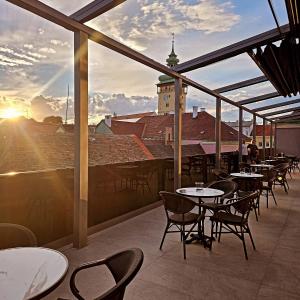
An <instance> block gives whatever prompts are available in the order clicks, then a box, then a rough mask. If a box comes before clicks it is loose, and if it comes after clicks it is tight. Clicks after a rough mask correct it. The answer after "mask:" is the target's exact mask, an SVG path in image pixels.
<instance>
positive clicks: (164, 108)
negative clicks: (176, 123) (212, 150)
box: [157, 33, 187, 114]
mask: <svg viewBox="0 0 300 300" xmlns="http://www.w3.org/2000/svg"><path fill="white" fill-rule="evenodd" d="M174 43H175V41H174V33H172V49H171V53H170V54H169V57H168V58H167V59H166V62H167V66H168V67H170V68H172V67H174V66H176V65H177V64H178V63H179V59H178V58H177V55H176V53H175V50H174ZM158 80H159V83H158V84H157V94H158V114H168V113H172V112H174V111H175V80H174V78H173V77H171V76H168V75H160V76H159V77H158ZM183 92H184V93H183V111H184V112H185V102H186V94H187V85H185V84H183Z"/></svg>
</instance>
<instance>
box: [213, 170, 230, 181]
mask: <svg viewBox="0 0 300 300" xmlns="http://www.w3.org/2000/svg"><path fill="white" fill-rule="evenodd" d="M212 173H213V174H214V175H215V177H216V179H217V180H226V179H229V178H231V176H230V175H229V174H228V173H227V172H226V171H225V170H223V169H212Z"/></svg>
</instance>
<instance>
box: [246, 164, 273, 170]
mask: <svg viewBox="0 0 300 300" xmlns="http://www.w3.org/2000/svg"><path fill="white" fill-rule="evenodd" d="M250 167H254V168H260V169H272V168H274V166H273V165H267V164H252V165H250Z"/></svg>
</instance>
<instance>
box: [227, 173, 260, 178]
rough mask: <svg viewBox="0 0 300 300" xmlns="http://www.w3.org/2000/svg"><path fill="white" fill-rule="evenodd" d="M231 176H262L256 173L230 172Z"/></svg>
mask: <svg viewBox="0 0 300 300" xmlns="http://www.w3.org/2000/svg"><path fill="white" fill-rule="evenodd" d="M230 175H231V176H234V177H240V178H261V177H264V175H262V174H256V173H251V174H250V173H230Z"/></svg>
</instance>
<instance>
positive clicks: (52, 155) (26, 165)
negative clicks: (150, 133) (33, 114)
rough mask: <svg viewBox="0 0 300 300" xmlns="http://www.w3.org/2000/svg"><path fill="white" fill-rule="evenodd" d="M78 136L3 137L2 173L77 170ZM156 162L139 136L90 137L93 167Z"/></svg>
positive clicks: (23, 135) (0, 138)
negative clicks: (76, 147)
mask: <svg viewBox="0 0 300 300" xmlns="http://www.w3.org/2000/svg"><path fill="white" fill-rule="evenodd" d="M74 143H75V136H74V134H68V133H64V134H47V135H44V134H38V135H33V136H32V135H28V134H15V135H1V136H0V145H1V148H0V156H1V161H0V173H8V172H26V171H38V170H47V169H64V168H74ZM148 159H153V156H152V154H151V153H150V152H149V150H148V149H147V148H146V147H145V146H144V144H143V143H142V142H141V140H140V139H139V138H138V137H136V136H135V135H105V136H104V135H101V134H95V135H90V136H89V165H90V166H95V165H106V164H116V163H125V162H133V161H141V160H148Z"/></svg>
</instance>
